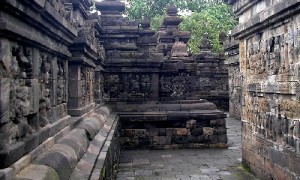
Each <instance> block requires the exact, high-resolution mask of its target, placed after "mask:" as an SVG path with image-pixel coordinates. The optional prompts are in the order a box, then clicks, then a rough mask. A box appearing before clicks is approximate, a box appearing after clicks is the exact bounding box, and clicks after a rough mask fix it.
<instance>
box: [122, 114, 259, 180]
mask: <svg viewBox="0 0 300 180" xmlns="http://www.w3.org/2000/svg"><path fill="white" fill-rule="evenodd" d="M227 128H228V145H229V148H228V149H178V150H124V151H122V152H121V156H120V164H119V169H118V175H117V180H206V179H207V180H219V179H224V180H244V179H247V180H256V179H257V178H255V176H253V175H252V174H250V173H249V172H247V171H246V170H245V169H243V168H242V164H241V159H242V154H241V121H239V120H237V119H234V118H227Z"/></svg>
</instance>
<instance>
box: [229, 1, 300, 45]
mask: <svg viewBox="0 0 300 180" xmlns="http://www.w3.org/2000/svg"><path fill="white" fill-rule="evenodd" d="M298 5H299V2H298V1H297V0H290V1H284V2H282V3H278V4H275V5H273V6H271V7H269V8H267V10H266V11H262V12H260V13H258V14H257V15H255V16H254V17H252V18H251V19H249V20H248V21H247V22H245V23H243V24H240V25H238V26H236V27H235V28H234V29H233V31H232V35H233V36H234V37H235V39H240V38H243V37H245V36H247V35H249V34H251V33H254V32H258V31H260V30H261V29H263V28H266V27H268V26H271V25H274V24H275V23H276V22H279V21H281V20H283V19H285V18H287V17H289V16H292V15H294V14H295V13H298V12H299V11H300V7H299V6H298Z"/></svg>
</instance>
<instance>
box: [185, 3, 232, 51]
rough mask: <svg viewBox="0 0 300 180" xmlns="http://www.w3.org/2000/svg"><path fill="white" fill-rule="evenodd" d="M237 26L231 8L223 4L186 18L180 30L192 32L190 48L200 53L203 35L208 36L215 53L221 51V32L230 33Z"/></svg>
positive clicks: (208, 7) (209, 7)
mask: <svg viewBox="0 0 300 180" xmlns="http://www.w3.org/2000/svg"><path fill="white" fill-rule="evenodd" d="M235 24H236V18H235V16H234V14H233V12H232V10H231V8H230V7H229V6H228V5H226V4H223V3H218V4H215V5H212V6H207V8H205V9H203V10H202V11H200V12H193V13H192V14H191V15H190V16H185V17H184V20H183V22H182V23H181V24H180V28H181V29H182V30H185V31H190V32H191V39H190V41H189V48H190V50H191V51H192V52H194V53H195V52H199V48H198V47H199V43H200V40H201V37H202V36H203V35H207V36H208V39H209V40H210V42H211V43H212V45H213V50H214V51H215V52H219V51H221V49H222V47H221V45H220V42H219V34H220V32H224V33H228V32H229V31H230V30H231V29H232V28H233V26H234V25H235Z"/></svg>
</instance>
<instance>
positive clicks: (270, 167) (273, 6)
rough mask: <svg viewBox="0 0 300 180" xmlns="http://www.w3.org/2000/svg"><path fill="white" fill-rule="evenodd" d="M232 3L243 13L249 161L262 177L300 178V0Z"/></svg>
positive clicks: (238, 34) (240, 29) (240, 33)
mask: <svg viewBox="0 0 300 180" xmlns="http://www.w3.org/2000/svg"><path fill="white" fill-rule="evenodd" d="M231 3H232V4H233V9H234V10H235V12H236V14H237V15H238V16H239V25H238V26H237V27H236V28H235V29H234V30H233V36H234V37H235V39H236V40H238V41H239V64H240V72H241V75H242V77H243V81H242V83H243V85H242V87H243V89H242V97H243V100H242V115H241V116H242V133H243V139H242V145H243V147H242V152H243V163H244V164H246V165H248V166H249V167H250V170H251V171H252V172H254V173H255V174H257V176H258V177H260V178H262V179H299V178H300V171H299V170H300V169H299V166H298V164H299V163H300V146H299V142H300V141H299V140H300V136H299V135H300V126H299V125H300V123H299V118H300V116H299V113H298V111H299V62H298V61H299V22H300V21H299V17H300V11H299V7H300V3H299V2H298V1H293V0H291V1H268V0H262V1H231ZM246 7H247V8H246Z"/></svg>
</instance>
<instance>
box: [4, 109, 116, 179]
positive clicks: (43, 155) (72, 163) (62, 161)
mask: <svg viewBox="0 0 300 180" xmlns="http://www.w3.org/2000/svg"><path fill="white" fill-rule="evenodd" d="M98 111H101V112H104V113H103V114H102V116H100V115H99V116H98V115H95V114H92V115H90V117H92V118H86V119H85V120H81V123H80V124H79V122H77V124H79V125H75V126H76V128H75V129H74V130H72V131H71V132H70V128H69V131H68V133H64V134H67V135H64V137H62V138H61V140H59V141H58V142H57V143H56V141H51V142H52V143H51V144H48V145H47V148H45V147H44V148H42V150H41V151H40V152H39V153H37V155H36V156H35V157H37V158H36V159H35V160H34V161H33V162H32V159H34V157H28V158H27V159H26V160H25V159H24V158H22V159H23V161H24V162H23V164H22V163H19V164H21V165H22V166H20V165H19V167H17V168H18V169H19V170H18V172H17V171H14V169H16V168H12V169H11V170H9V169H10V168H8V169H7V171H5V172H4V170H2V171H1V176H3V177H5V175H6V176H7V178H6V179H9V178H12V176H15V178H16V179H18V178H23V177H24V176H23V174H24V173H25V172H27V171H28V169H30V172H32V173H30V174H27V175H26V178H27V179H36V178H35V175H36V174H39V173H41V177H43V178H41V179H49V178H50V176H53V177H56V178H54V179H68V178H69V177H71V179H82V178H84V179H88V178H89V177H90V176H91V175H92V173H93V176H94V177H95V175H97V174H102V173H99V172H102V171H103V169H105V168H106V167H109V168H115V167H116V165H109V166H108V164H109V163H110V162H111V160H108V159H109V158H113V159H114V163H115V164H116V163H117V160H118V153H116V152H117V151H118V149H119V146H118V143H117V141H116V137H118V136H117V134H118V133H117V129H116V128H117V123H118V116H117V115H116V114H109V115H108V114H107V113H110V111H109V109H108V108H107V107H101V108H99V110H98ZM103 118H105V119H106V120H105V119H103ZM97 120H98V121H97ZM96 121H97V122H96ZM104 121H105V122H104ZM91 123H92V124H91ZM95 124H98V125H95ZM89 125H92V126H89ZM94 125H95V126H94ZM96 129H98V130H96ZM75 131H76V132H75ZM96 131H97V133H96V134H95V132H96ZM92 134H94V135H92ZM88 135H89V136H90V137H88ZM89 139H90V140H91V141H89ZM112 141H114V142H112ZM46 149H48V150H47V151H45V150H46ZM112 150H114V151H113V153H115V156H103V153H104V152H105V153H108V152H109V153H110V154H113V153H112V152H111V151H112ZM99 155H102V156H101V158H102V159H103V158H104V160H105V163H103V166H102V167H100V166H98V167H97V168H98V169H97V170H96V168H94V164H101V163H97V161H98V160H97V158H98V157H99V158H100V156H99ZM99 158H98V159H99ZM101 158H100V159H101ZM77 162H78V163H77ZM33 166H35V167H37V168H32V167H33ZM49 168H50V169H49ZM94 171H95V172H94ZM106 171H108V169H106ZM113 172H114V171H112V170H111V171H110V172H107V173H106V175H109V176H112V177H113V176H114V175H113V174H111V173H113ZM55 174H56V175H55ZM104 174H105V173H104ZM57 177H58V178H57ZM50 179H51V178H50Z"/></svg>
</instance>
